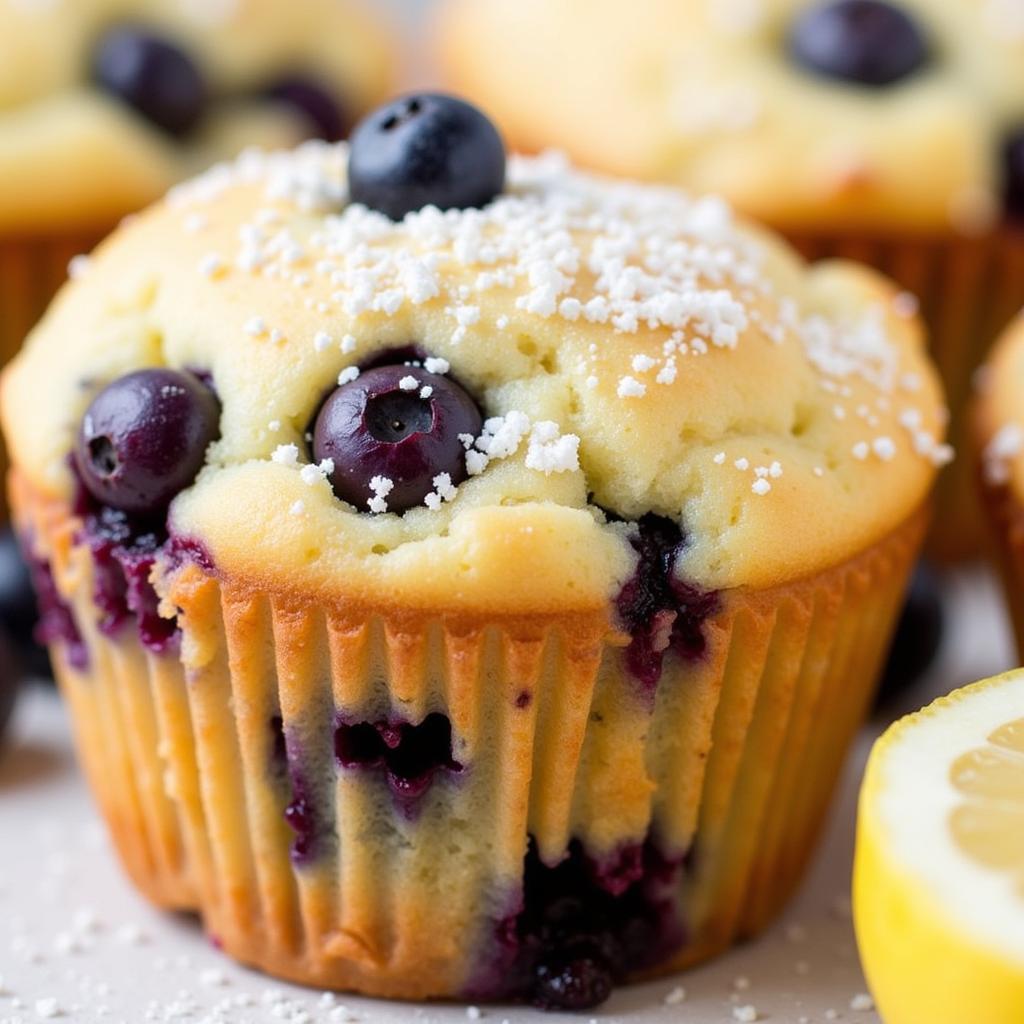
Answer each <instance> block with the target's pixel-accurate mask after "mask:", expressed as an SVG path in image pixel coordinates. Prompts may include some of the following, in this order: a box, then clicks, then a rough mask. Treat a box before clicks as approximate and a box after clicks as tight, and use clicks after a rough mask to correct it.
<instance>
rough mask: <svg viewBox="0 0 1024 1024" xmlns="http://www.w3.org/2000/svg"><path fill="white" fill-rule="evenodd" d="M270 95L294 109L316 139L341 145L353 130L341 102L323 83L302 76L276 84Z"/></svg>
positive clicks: (269, 91)
mask: <svg viewBox="0 0 1024 1024" xmlns="http://www.w3.org/2000/svg"><path fill="white" fill-rule="evenodd" d="M267 96H268V97H269V98H270V99H272V100H277V101H278V102H280V103H284V104H286V105H287V106H289V107H292V108H293V109H294V110H295V111H297V112H298V113H299V114H300V115H301V116H302V117H303V118H304V119H305V121H306V123H307V124H308V125H309V134H310V136H311V137H312V138H315V139H323V140H324V141H325V142H340V141H341V140H342V139H343V138H345V136H346V135H348V132H349V129H350V128H351V127H352V125H351V122H350V121H349V118H348V115H347V113H346V111H345V110H344V108H343V107H342V106H341V104H340V103H338V102H337V100H335V98H334V97H333V96H332V95H331V93H330V92H329V91H328V90H327V89H326V87H325V86H323V85H322V84H321V83H319V82H317V81H315V80H314V79H312V78H308V77H305V76H302V75H293V76H290V77H288V78H282V79H281V80H280V81H278V82H275V83H274V84H273V85H272V86H271V87H270V88H269V89H268V90H267Z"/></svg>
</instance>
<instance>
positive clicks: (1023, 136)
mask: <svg viewBox="0 0 1024 1024" xmlns="http://www.w3.org/2000/svg"><path fill="white" fill-rule="evenodd" d="M1003 174H1004V178H1005V183H1006V184H1005V190H1006V210H1007V212H1008V213H1009V215H1010V216H1011V217H1014V218H1016V219H1019V220H1022V221H1024V127H1021V128H1018V129H1017V130H1016V131H1015V132H1012V133H1011V134H1010V137H1009V138H1008V139H1007V140H1006V145H1005V146H1004V147H1003Z"/></svg>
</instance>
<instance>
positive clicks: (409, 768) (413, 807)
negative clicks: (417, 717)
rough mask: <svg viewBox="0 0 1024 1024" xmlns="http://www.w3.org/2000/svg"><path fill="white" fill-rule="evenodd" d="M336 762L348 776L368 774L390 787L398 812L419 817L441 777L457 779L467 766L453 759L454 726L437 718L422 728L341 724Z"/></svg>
mask: <svg viewBox="0 0 1024 1024" xmlns="http://www.w3.org/2000/svg"><path fill="white" fill-rule="evenodd" d="M334 756H335V759H336V761H337V763H338V765H339V767H340V768H341V769H342V770H344V771H359V772H369V773H373V774H375V775H378V776H381V777H383V778H384V780H385V781H386V783H387V787H388V790H389V791H390V793H391V796H392V799H393V800H394V802H395V804H396V806H397V807H398V809H399V810H400V811H401V812H402V813H403V814H404V815H405V816H406V817H407V818H412V817H414V816H415V813H416V811H417V810H418V807H419V805H420V803H421V801H422V799H423V797H424V796H425V795H426V794H427V792H428V791H429V789H430V788H431V786H432V785H433V783H434V781H435V779H437V778H438V776H448V777H452V776H456V775H459V774H461V773H462V771H463V766H462V765H461V764H460V763H459V762H457V761H456V760H455V758H454V756H453V753H452V726H451V722H450V721H449V720H448V718H447V717H446V716H445V715H442V714H438V713H434V714H431V715H427V717H426V718H425V719H424V720H423V721H422V722H420V723H419V724H418V725H413V724H411V723H409V722H403V721H378V722H372V723H371V722H351V721H346V720H344V719H339V721H338V723H337V726H336V728H335V731H334Z"/></svg>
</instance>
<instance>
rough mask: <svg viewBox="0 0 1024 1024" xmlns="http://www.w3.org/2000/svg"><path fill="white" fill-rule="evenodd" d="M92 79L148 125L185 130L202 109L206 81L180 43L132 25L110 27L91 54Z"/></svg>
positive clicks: (171, 131)
mask: <svg viewBox="0 0 1024 1024" xmlns="http://www.w3.org/2000/svg"><path fill="white" fill-rule="evenodd" d="M92 79H93V81H94V82H95V83H96V84H97V85H98V86H99V87H100V88H102V89H104V90H105V91H106V92H109V93H111V94H112V95H114V96H116V97H117V98H118V99H120V100H122V101H124V102H125V103H127V104H128V105H129V106H130V107H132V108H133V109H134V110H136V111H138V113H140V114H141V115H142V116H143V117H145V118H146V120H148V121H149V122H150V123H151V124H154V125H156V127H158V128H160V129H162V130H163V131H165V132H168V133H169V134H171V135H185V134H187V133H188V132H190V131H191V130H192V129H193V128H195V127H196V125H197V124H198V123H199V121H200V120H201V118H202V116H203V113H204V112H205V110H206V102H207V88H206V82H205V81H204V79H203V75H202V73H201V72H200V70H199V68H198V67H197V66H196V64H195V63H194V62H193V61H192V59H191V58H190V57H189V56H188V55H187V54H186V53H185V52H184V51H183V50H181V49H180V48H179V47H177V46H175V45H174V44H173V43H171V42H168V41H167V40H166V39H163V38H161V37H160V36H158V35H155V34H153V33H152V32H148V31H146V30H145V29H142V28H138V27H136V26H133V25H121V26H118V27H116V28H113V29H111V30H110V31H109V32H107V33H106V35H104V36H103V37H102V39H100V41H99V44H98V45H97V46H96V49H95V50H94V51H93V55H92Z"/></svg>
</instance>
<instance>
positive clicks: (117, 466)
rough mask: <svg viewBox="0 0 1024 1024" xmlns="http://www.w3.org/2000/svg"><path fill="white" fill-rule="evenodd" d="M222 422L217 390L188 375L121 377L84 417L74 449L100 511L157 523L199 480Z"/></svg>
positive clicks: (154, 373)
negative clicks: (154, 519)
mask: <svg viewBox="0 0 1024 1024" xmlns="http://www.w3.org/2000/svg"><path fill="white" fill-rule="evenodd" d="M219 419H220V406H219V404H218V402H217V399H216V398H215V397H214V394H213V392H212V391H211V390H210V389H209V388H208V387H206V386H205V385H204V384H202V383H201V382H200V381H199V380H198V378H196V377H195V376H194V375H193V374H191V373H184V372H179V371H176V370H166V369H153V370H139V371H137V372H135V373H130V374H128V375H127V376H125V377H121V378H119V379H118V380H115V381H114V382H113V383H112V384H110V385H108V386H107V387H105V388H104V389H103V390H102V391H101V392H100V393H99V394H98V395H97V396H96V397H95V398H94V399H93V401H92V404H91V405H90V406H89V408H88V409H87V410H86V413H85V415H84V416H83V417H82V424H81V428H80V430H79V434H78V443H77V445H76V447H75V465H76V467H77V469H78V472H79V475H80V476H81V479H82V483H83V484H84V485H85V487H86V489H87V490H88V491H89V493H90V494H91V495H92V496H93V497H94V498H95V499H96V500H97V501H98V502H100V503H101V504H102V505H107V506H110V507H111V508H116V509H120V510H121V511H123V512H128V513H130V514H132V515H135V516H139V517H142V518H152V517H156V516H158V515H159V514H160V513H162V512H163V511H164V510H165V509H166V507H167V506H168V505H169V504H170V502H171V500H172V499H173V498H174V497H175V495H177V494H178V493H179V492H181V491H182V490H184V489H185V488H186V487H188V486H189V485H190V484H191V483H192V482H193V481H194V480H195V478H196V476H197V475H198V474H199V470H200V469H201V468H202V466H203V463H204V461H205V459H206V450H207V448H208V447H209V446H210V444H211V442H213V441H214V440H215V439H216V438H217V436H218V422H219Z"/></svg>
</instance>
